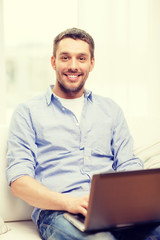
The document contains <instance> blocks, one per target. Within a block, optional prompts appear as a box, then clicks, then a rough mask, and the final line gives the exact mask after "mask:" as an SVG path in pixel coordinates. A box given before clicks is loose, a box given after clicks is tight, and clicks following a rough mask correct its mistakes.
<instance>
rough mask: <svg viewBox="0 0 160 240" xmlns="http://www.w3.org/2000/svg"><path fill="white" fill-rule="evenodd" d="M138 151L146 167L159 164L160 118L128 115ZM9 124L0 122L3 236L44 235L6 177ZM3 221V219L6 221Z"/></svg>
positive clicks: (0, 228)
mask: <svg viewBox="0 0 160 240" xmlns="http://www.w3.org/2000/svg"><path fill="white" fill-rule="evenodd" d="M127 120H128V123H129V127H130V129H131V133H132V135H133V137H134V139H135V143H136V144H135V148H136V152H137V154H138V155H139V156H140V157H141V159H143V160H144V163H145V168H153V167H154V168H155V167H160V127H159V123H160V119H152V118H150V119H148V118H147V119H143V118H141V119H140V118H138V119H134V118H132V119H131V118H128V119H127ZM7 135H8V126H7V125H1V126H0V202H1V204H0V233H1V234H0V239H2V240H14V239H16V240H19V239H23V240H32V239H34V240H36V239H41V238H40V236H39V233H38V230H37V227H36V226H35V225H34V223H33V222H32V221H31V212H32V207H31V206H29V205H28V204H26V203H25V202H24V201H22V200H20V199H18V198H16V197H14V196H12V194H11V191H10V188H9V187H8V185H7V182H6V177H5V168H6V151H7ZM3 221H4V222H3Z"/></svg>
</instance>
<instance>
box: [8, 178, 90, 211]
mask: <svg viewBox="0 0 160 240" xmlns="http://www.w3.org/2000/svg"><path fill="white" fill-rule="evenodd" d="M11 189H12V193H13V195H15V196H17V197H19V198H21V199H23V200H24V201H26V202H27V203H28V204H30V205H32V206H34V207H37V208H42V209H50V210H63V211H68V212H71V213H74V214H77V213H81V214H83V215H84V216H86V214H87V207H88V196H84V197H72V196H70V195H67V194H62V193H57V192H53V191H51V190H49V189H47V188H46V187H45V186H43V185H42V184H40V183H39V182H38V181H36V180H35V179H34V178H32V177H30V176H23V177H20V178H18V179H17V180H15V181H13V182H12V183H11Z"/></svg>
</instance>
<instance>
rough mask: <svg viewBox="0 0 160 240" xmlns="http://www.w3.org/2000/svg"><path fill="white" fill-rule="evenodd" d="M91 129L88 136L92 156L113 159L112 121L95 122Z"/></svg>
mask: <svg viewBox="0 0 160 240" xmlns="http://www.w3.org/2000/svg"><path fill="white" fill-rule="evenodd" d="M91 129H92V130H91V131H89V133H88V135H87V143H88V147H89V148H90V149H91V155H94V156H96V155H97V156H106V157H107V156H110V157H111V156H112V151H111V142H112V135H113V134H112V132H113V131H112V123H111V122H110V121H100V122H95V123H94V126H91Z"/></svg>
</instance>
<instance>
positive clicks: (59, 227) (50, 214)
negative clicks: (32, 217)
mask: <svg viewBox="0 0 160 240" xmlns="http://www.w3.org/2000/svg"><path fill="white" fill-rule="evenodd" d="M38 228H39V232H40V235H41V237H42V239H43V240H80V239H85V240H100V239H103V240H116V238H114V237H113V235H112V234H111V233H110V232H108V231H106V232H97V233H82V232H81V231H79V230H78V229H77V228H75V227H74V226H73V225H72V224H71V223H69V222H68V221H67V220H66V219H65V218H64V217H63V212H58V211H48V210H46V211H42V212H41V214H40V217H39V220H38Z"/></svg>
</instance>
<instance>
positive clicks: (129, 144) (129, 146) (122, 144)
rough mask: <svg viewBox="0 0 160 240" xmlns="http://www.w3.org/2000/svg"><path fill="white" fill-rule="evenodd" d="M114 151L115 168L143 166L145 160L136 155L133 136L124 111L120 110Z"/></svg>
mask: <svg viewBox="0 0 160 240" xmlns="http://www.w3.org/2000/svg"><path fill="white" fill-rule="evenodd" d="M112 151H113V153H114V169H115V170H120V171H124V170H137V169H142V168H143V162H142V161H141V160H140V159H139V158H138V157H136V156H135V155H134V152H133V138H132V136H131V135H130V132H129V129H128V125H127V122H126V120H125V118H124V115H123V112H122V111H121V110H120V111H119V113H118V115H117V117H116V121H115V128H114V132H113V141H112Z"/></svg>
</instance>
